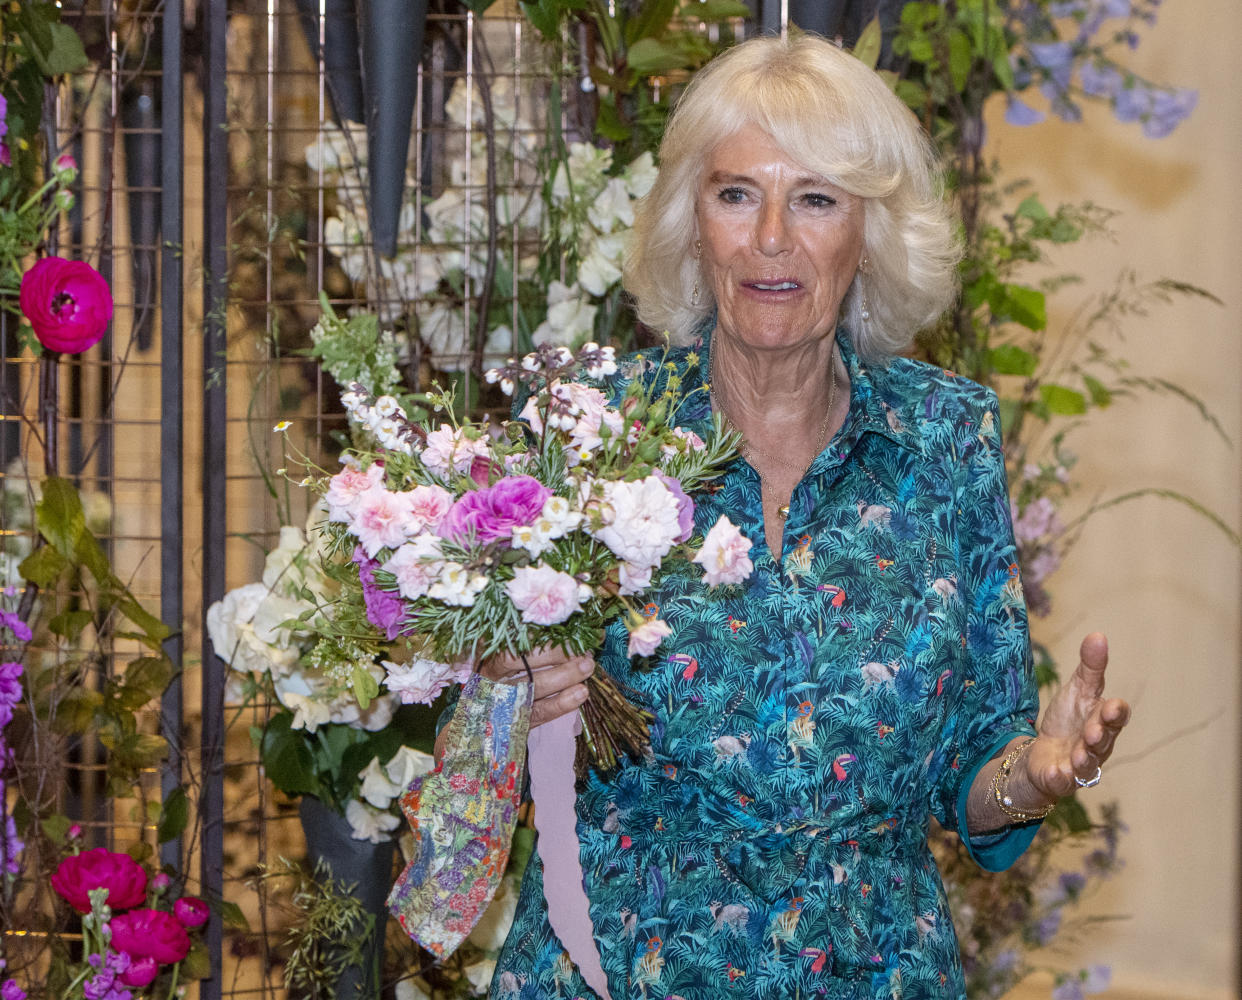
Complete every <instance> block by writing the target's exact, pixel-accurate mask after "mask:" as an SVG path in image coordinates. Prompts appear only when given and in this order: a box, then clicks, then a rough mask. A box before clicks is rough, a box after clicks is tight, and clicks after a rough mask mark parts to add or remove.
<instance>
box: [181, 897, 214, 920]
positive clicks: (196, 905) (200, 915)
mask: <svg viewBox="0 0 1242 1000" xmlns="http://www.w3.org/2000/svg"><path fill="white" fill-rule="evenodd" d="M173 916H175V917H176V918H177V919H178V920H180V921H181V922H182V923H183V924H185V926H186V927H202V926H203V924H205V923H207V918H208V917H209V916H211V911H210V910H209V909H208V908H207V904H206V903H204V902H203V901H202V900H201V899H199V898H198V897H197V896H182V897H181V898H180V899H179V900H177V901H176V902H175V903H173Z"/></svg>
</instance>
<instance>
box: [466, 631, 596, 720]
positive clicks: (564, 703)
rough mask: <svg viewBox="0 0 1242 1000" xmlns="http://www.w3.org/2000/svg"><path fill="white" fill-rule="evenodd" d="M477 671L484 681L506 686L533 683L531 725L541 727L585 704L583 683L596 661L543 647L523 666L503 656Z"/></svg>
mask: <svg viewBox="0 0 1242 1000" xmlns="http://www.w3.org/2000/svg"><path fill="white" fill-rule="evenodd" d="M527 666H529V667H530V672H529V673H528V672H527V669H526V668H527ZM479 669H480V672H481V673H482V674H483V676H484V677H487V678H489V679H490V680H493V681H500V682H502V683H505V684H517V683H519V682H521V681H526V680H531V681H533V682H534V690H533V698H534V703H533V704H532V706H531V716H530V724H531V726H541V725H543V724H544V723H545V722H548V721H550V720H552V719H555V718H557V717H558V716H561V715H565V714H566V713H568V712H572V711H574V710H575V709H577V707H578V706H579V705H581V704H582V703H583V702H584V701H586V699H587V694H588V692H587V688H586V685H585V684H584V683H583V681H585V680H586V678H587V677H589V676H590V675H591V673H592V672H593V671H594V670H595V659H594V657H592V656H591V655H590V654H588V653H582V654H579V655H576V656H571V655H569V654H568V653H566V652H565V650H564V649H563V648H561V647H559V646H543V647H540V648H539V649H534V650H531V652H529V653H527V654H526V661H525V662H523V661H522V658H521V657H520V656H510V655H508V654H504V655H500V656H493V657H491V658H489V659H488V660H486V661H484V663H483V664H482V666H481V667H480V668H479Z"/></svg>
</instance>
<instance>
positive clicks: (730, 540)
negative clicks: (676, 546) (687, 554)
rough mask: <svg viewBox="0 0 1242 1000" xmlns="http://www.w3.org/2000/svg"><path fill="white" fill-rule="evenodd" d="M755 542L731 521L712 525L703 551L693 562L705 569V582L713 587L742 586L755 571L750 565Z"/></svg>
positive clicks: (726, 520)
mask: <svg viewBox="0 0 1242 1000" xmlns="http://www.w3.org/2000/svg"><path fill="white" fill-rule="evenodd" d="M750 547H751V541H750V539H749V538H747V537H746V536H745V535H743V534H742V533H741V532H740V531H738V529H737V526H736V525H735V524H734V523H733V522H732V521H730V520H729V519H728V518H727V517H724V516H722V517H721V518H720V520H719V521H717V522H716V523H715V524H714V525H712V530H711V531H709V532H708V533H707V537H706V538H704V539H703V547H702V548H701V549H700V550H699V554H698V555H696V556H695V557H694V559H693V560H692V562H696V563H698V564H699V565H700V566H702V567H703V579H705V580H706V581H707V583H708V585H709V586H712V587H718V586H720V585H721V584H722V583H741V582H742V581H743V580H745V579H746V578H747V577H748V576H750V574H751V571H752V570H753V569H754V568H755V566H754V563H752V562H751V561H750Z"/></svg>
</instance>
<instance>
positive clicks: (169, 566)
mask: <svg viewBox="0 0 1242 1000" xmlns="http://www.w3.org/2000/svg"><path fill="white" fill-rule="evenodd" d="M181 5H182V0H164V13H163V21H162V25H161V27H162V29H163V38H162V42H161V44H162V59H161V63H160V65H161V67H162V69H161V73H160V89H161V91H162V93H163V104H162V105H161V107H160V145H161V150H160V163H161V170H160V192H161V202H160V230H161V232H163V234H164V242H163V244H162V246H161V248H160V251H159V254H160V272H161V274H162V275H163V283H162V287H161V292H162V295H161V297H160V614H161V615H162V617H163V619H164V624H165V625H167V626H168V627H169V628H171V629H172V630H173V634H172V636H171V637H170V638H169V639H168V640H167V641H166V642H165V643H164V652H165V653H167V654H168V658H169V659H170V660H171V661H172V663H173V666H174V667H175V668H176V673H175V674H174V675H173V680H172V683H171V684H169V685H168V690H167V691H165V692H164V698H163V700H162V702H161V703H160V718H161V724H162V728H163V732H164V738H165V739H167V740H168V746H169V753H168V764H167V766H166V767H165V768H164V774H163V777H162V778H161V792H162V793H163V798H164V799H165V800H167V799H168V796H169V794H170V793H171V792H172V790H173V789H174V788H176V787H177V786H178V785H180V784H181V776H182V762H181V753H182V746H181V738H182V722H183V717H184V711H183V706H182V688H181V667H182V661H183V657H182V653H183V652H184V646H183V639H182V634H181V624H182V620H183V616H184V614H185V609H184V607H183V603H184V602H183V600H182V595H183V594H184V590H183V587H184V585H185V580H184V577H183V573H182V567H181V554H182V552H183V551H184V547H185V546H184V537H183V524H184V522H183V518H184V514H185V512H184V501H185V496H184V488H183V483H182V475H183V465H182V463H183V460H184V440H183V438H182V424H183V416H184V410H183V400H182V385H183V382H184V373H183V370H182V360H183V359H182V341H181V317H182V313H183V309H182V306H183V304H184V300H183V297H182V287H181V281H182V277H183V273H182V271H183V269H182V264H181V261H182V255H183V250H184V247H185V232H184V228H183V227H184V220H183V217H182V203H183V194H184V185H185V178H184V174H183V170H182V166H183V159H184V156H185V146H184V143H183V141H182V139H183V132H182V130H183V128H184V124H185V123H184V119H183V114H182V93H181V84H182V75H181V74H182V67H181V19H182V9H181ZM182 851H183V845H182V838H181V837H176V838H174V839H173V840H170V841H168V842H167V843H164V844H161V845H160V863H161V864H164V865H171V866H172V867H173V868H175V869H176V870H177V871H181V865H182Z"/></svg>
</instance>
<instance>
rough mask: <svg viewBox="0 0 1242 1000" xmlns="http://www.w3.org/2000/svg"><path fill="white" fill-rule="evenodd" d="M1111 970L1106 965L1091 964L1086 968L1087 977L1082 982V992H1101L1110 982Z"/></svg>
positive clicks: (1111, 977)
mask: <svg viewBox="0 0 1242 1000" xmlns="http://www.w3.org/2000/svg"><path fill="white" fill-rule="evenodd" d="M1112 979H1113V970H1112V969H1110V968H1109V967H1108V966H1107V965H1093V966H1091V967H1090V968H1088V969H1087V977H1086V979H1084V980H1083V982H1082V991H1083V992H1084V993H1103V992H1104V991H1105V990H1106V989H1108V984H1109V983H1111V982H1112Z"/></svg>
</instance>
